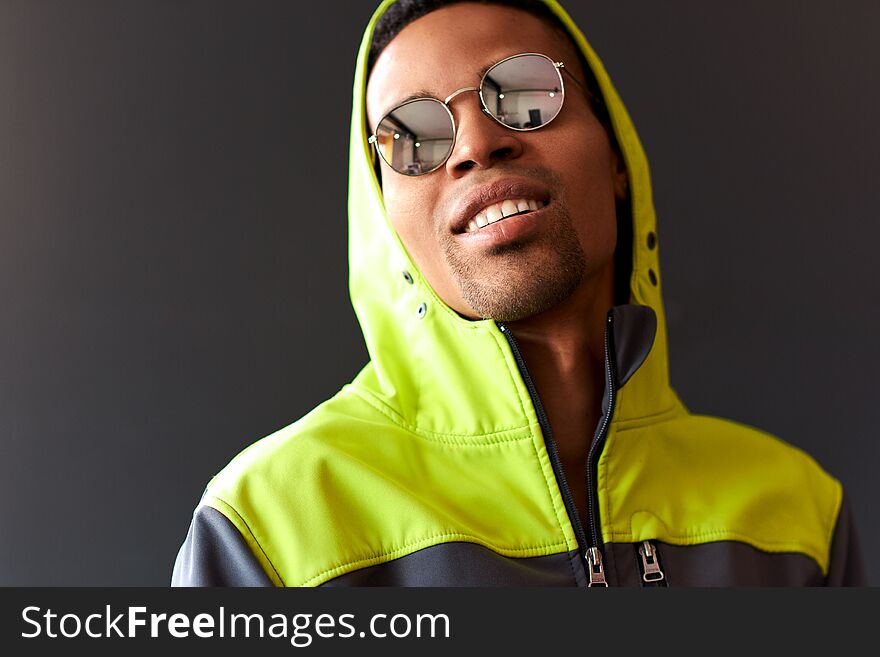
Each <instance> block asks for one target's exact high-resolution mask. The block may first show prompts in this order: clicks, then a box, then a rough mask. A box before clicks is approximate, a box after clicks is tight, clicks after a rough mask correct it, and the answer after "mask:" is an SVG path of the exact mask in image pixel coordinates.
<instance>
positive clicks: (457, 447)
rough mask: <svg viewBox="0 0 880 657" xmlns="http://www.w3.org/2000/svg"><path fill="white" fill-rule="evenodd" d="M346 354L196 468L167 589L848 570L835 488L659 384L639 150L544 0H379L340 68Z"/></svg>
mask: <svg viewBox="0 0 880 657" xmlns="http://www.w3.org/2000/svg"><path fill="white" fill-rule="evenodd" d="M350 167H351V175H350V197H349V198H350V213H349V214H350V264H351V293H352V299H353V303H354V306H355V309H356V311H357V314H358V318H359V321H360V323H361V326H362V328H363V331H364V336H365V339H366V343H367V346H368V349H369V352H370V356H371V362H370V363H369V364H368V365H367V366H366V367H365V368H364V370H363V371H362V372H361V373H360V374H359V375H358V376H357V378H355V380H354V381H353V382H352V383H351V384H349V385H347V386H345V387H343V389H342V390H341V391H340V392H339V393H338V394H337V395H336V396H334V397H333V398H332V399H330V400H329V401H327V402H325V403H324V404H322V405H321V406H319V407H318V408H317V409H315V410H314V411H313V412H312V413H310V414H308V415H307V416H306V417H304V418H302V419H301V420H300V421H298V422H296V423H294V424H293V425H291V426H289V427H287V428H285V429H282V430H281V431H279V432H277V433H276V434H273V435H272V436H269V437H267V438H265V439H263V440H261V441H259V442H257V443H255V444H254V445H252V446H251V447H250V448H248V449H247V450H245V451H244V452H243V453H242V454H240V455H239V456H238V457H237V458H236V459H235V460H233V462H232V463H230V465H229V466H227V468H225V469H224V470H223V471H222V472H221V473H220V474H219V475H217V477H215V478H214V479H213V480H212V482H211V483H210V484H209V485H208V488H207V490H206V492H205V494H204V496H203V498H202V501H201V504H200V505H199V507H198V508H197V510H196V513H195V516H194V518H193V522H192V525H191V527H190V531H189V534H188V536H187V539H186V542H185V543H184V545H183V547H182V548H181V552H180V554H179V556H178V560H177V563H176V565H175V571H174V575H173V582H174V583H175V584H180V585H218V584H219V585H292V586H315V585H328V586H353V585H476V586H482V585H560V586H570V585H581V586H606V585H630V586H638V585H642V586H648V585H652V586H654V585H661V586H663V585H671V586H689V585H690V586H694V585H819V584H831V585H841V584H857V583H860V582H862V578H863V575H862V567H861V562H860V557H859V554H858V549H857V545H856V541H855V537H854V534H853V528H852V521H851V519H850V516H849V512H848V507H847V505H846V503H845V501H844V499H843V494H842V489H841V486H840V484H839V483H838V482H837V481H835V480H834V479H832V478H831V477H830V476H829V475H827V474H826V473H825V472H823V471H822V470H821V469H820V468H819V466H818V465H816V463H815V462H814V461H813V460H812V459H810V458H809V457H808V456H807V455H805V454H804V453H802V452H800V451H799V450H796V449H794V448H792V447H790V446H788V445H786V444H785V443H783V442H781V441H780V440H778V439H776V438H773V437H771V436H768V435H767V434H764V433H762V432H759V431H757V430H754V429H750V428H747V427H744V426H742V425H739V424H735V423H732V422H729V421H726V420H721V419H716V418H707V417H701V416H694V415H691V414H690V413H689V412H688V411H687V410H686V409H685V407H684V406H683V404H682V403H681V402H680V401H679V399H678V398H677V396H676V395H675V393H674V392H673V390H672V389H671V388H670V386H669V376H668V367H667V352H666V331H665V323H664V319H663V306H662V300H661V296H660V278H659V264H658V262H659V261H658V241H657V234H656V229H655V218H654V211H653V206H652V201H651V189H650V183H649V179H648V169H647V163H646V161H645V157H644V154H643V152H642V149H641V146H640V144H639V141H638V138H637V136H636V133H635V131H634V129H633V127H632V125H631V123H630V121H629V118H628V116H627V114H626V111H625V110H624V108H623V106H622V104H621V102H620V99H619V98H618V97H617V95H616V93H615V91H614V89H613V87H612V86H611V83H610V81H609V80H608V77H607V75H606V73H605V71H604V69H603V68H602V65H601V63H600V62H599V60H598V59H597V58H596V56H595V54H594V53H593V52H592V51H591V50H590V49H589V46H588V45H587V44H586V42H585V41H584V38H583V35H582V34H581V33H580V31H579V30H578V29H577V27H576V26H574V24H573V23H572V22H571V20H570V19H569V18H568V16H567V15H566V14H565V13H564V11H563V10H562V9H561V8H560V7H559V6H558V5H557V4H556V3H555V2H546V3H544V2H535V1H528V0H524V1H520V2H505V3H493V2H488V3H475V2H449V1H431V2H426V1H425V0H421V1H419V0H415V1H409V0H401V1H400V2H397V3H394V2H385V3H383V4H382V6H381V7H380V8H379V9H378V10H377V12H376V15H375V16H374V18H373V20H372V21H371V23H370V25H369V26H368V28H367V31H366V34H365V37H364V41H363V43H362V47H361V51H360V56H359V61H358V68H357V74H356V82H355V99H354V106H353V119H352V145H351V165H350Z"/></svg>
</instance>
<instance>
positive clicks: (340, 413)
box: [206, 385, 382, 499]
mask: <svg viewBox="0 0 880 657" xmlns="http://www.w3.org/2000/svg"><path fill="white" fill-rule="evenodd" d="M381 417H382V416H381V414H379V413H377V412H376V411H375V410H374V409H373V408H372V407H371V406H370V405H369V404H367V403H365V402H364V401H363V399H362V398H361V397H360V396H359V395H358V394H357V393H356V392H354V390H353V388H352V387H351V386H350V385H346V386H344V387H343V388H342V389H341V390H340V391H339V392H338V393H337V394H335V395H334V396H333V397H331V398H330V399H328V400H326V401H325V402H323V403H321V404H319V405H318V406H316V407H315V408H314V409H313V410H312V411H310V412H309V413H307V414H306V415H304V416H303V417H301V418H300V419H298V420H297V421H295V422H293V423H291V424H289V425H287V426H285V427H282V428H281V429H279V430H277V431H275V432H273V433H271V434H269V435H267V436H265V437H263V438H260V439H259V440H257V441H256V442H254V443H252V444H251V445H249V446H248V447H246V448H245V449H244V450H242V451H241V452H240V453H239V454H238V455H237V456H235V457H234V458H233V459H232V460H231V461H230V462H229V463H228V464H227V465H226V466H225V467H224V468H223V469H222V470H221V471H220V472H218V473H217V474H216V475H215V476H214V477H213V478H212V479H211V481H210V482H209V484H208V487H207V490H206V494H208V495H215V496H219V497H225V498H227V499H236V498H237V497H238V496H239V495H240V494H242V493H243V490H242V489H243V488H252V487H255V486H256V487H262V486H273V485H277V484H279V483H281V482H283V481H292V480H294V481H295V480H296V478H297V477H298V475H299V474H301V473H304V472H306V471H307V470H311V469H313V468H314V467H315V466H316V464H317V463H318V462H320V461H321V460H322V459H324V458H327V457H328V456H329V455H331V454H332V453H333V452H335V451H338V450H340V449H341V450H344V449H345V447H346V442H351V441H354V440H358V441H360V442H363V439H364V437H365V435H367V434H366V433H365V431H364V426H365V425H370V424H372V426H374V427H375V423H376V422H377V421H381Z"/></svg>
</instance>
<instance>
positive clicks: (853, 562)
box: [826, 495, 868, 586]
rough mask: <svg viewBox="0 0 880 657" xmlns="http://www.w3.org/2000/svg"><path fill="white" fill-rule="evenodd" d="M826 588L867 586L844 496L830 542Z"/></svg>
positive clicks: (865, 574) (848, 508)
mask: <svg viewBox="0 0 880 657" xmlns="http://www.w3.org/2000/svg"><path fill="white" fill-rule="evenodd" d="M826 584H827V585H828V586H867V585H868V576H867V572H866V570H865V560H864V557H863V556H862V548H861V544H860V543H859V535H858V532H857V531H856V526H855V523H854V522H853V516H852V509H851V508H850V504H849V498H848V497H847V496H846V495H844V496H843V503H842V504H841V506H840V513H839V514H838V516H837V526H836V527H835V528H834V538H833V540H832V542H831V564H830V566H829V568H828V578H827V580H826Z"/></svg>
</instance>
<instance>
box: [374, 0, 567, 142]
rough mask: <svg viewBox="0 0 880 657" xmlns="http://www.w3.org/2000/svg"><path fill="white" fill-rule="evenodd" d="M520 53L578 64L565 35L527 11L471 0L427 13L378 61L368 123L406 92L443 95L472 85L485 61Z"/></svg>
mask: <svg viewBox="0 0 880 657" xmlns="http://www.w3.org/2000/svg"><path fill="white" fill-rule="evenodd" d="M522 52H538V53H543V54H545V55H548V56H549V57H550V58H551V59H553V60H562V61H565V62H566V65H567V66H571V67H574V66H577V62H576V61H575V60H576V59H577V56H576V55H575V53H574V50H573V47H572V45H571V42H570V41H569V39H567V38H566V37H565V36H564V35H562V34H560V33H559V32H558V31H557V30H555V29H554V28H553V27H551V26H550V25H548V24H547V23H546V22H544V21H543V20H542V19H540V18H538V17H537V16H534V15H533V14H530V13H528V12H525V11H522V10H519V9H513V8H510V7H503V6H501V5H480V4H473V3H461V4H454V5H450V6H448V7H444V8H442V9H438V10H437V11H434V12H431V13H430V14H428V15H426V16H423V17H421V18H419V19H417V20H415V21H413V22H412V23H410V24H409V25H407V26H406V27H405V28H404V29H403V30H402V31H401V32H400V34H398V35H397V36H396V37H395V38H394V39H393V40H392V41H391V43H389V44H388V46H387V47H386V48H385V50H384V51H382V54H381V55H380V56H379V58H378V59H377V60H376V65H375V67H374V68H373V72H372V74H371V75H370V79H369V83H368V85H367V114H368V117H369V120H370V125H374V124H375V122H376V121H378V119H379V118H380V117H381V115H382V114H384V113H385V112H386V111H387V110H388V109H390V108H391V107H393V106H394V105H395V104H396V103H398V102H399V101H400V100H401V99H402V98H404V97H405V96H407V95H409V94H412V93H421V92H425V93H426V94H427V95H430V96H433V97H435V98H440V99H443V98H445V97H446V96H448V95H449V94H450V93H452V92H453V91H455V90H456V89H459V88H461V87H468V86H476V85H477V84H478V83H479V81H480V74H481V72H482V71H483V70H484V69H485V68H486V67H487V66H489V65H491V64H493V63H495V62H497V61H500V60H502V59H504V58H505V57H508V56H510V55H515V54H517V53H522Z"/></svg>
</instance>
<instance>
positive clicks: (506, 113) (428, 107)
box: [369, 53, 574, 176]
mask: <svg viewBox="0 0 880 657" xmlns="http://www.w3.org/2000/svg"><path fill="white" fill-rule="evenodd" d="M563 70H565V65H564V64H563V63H562V62H554V61H553V60H552V59H550V58H549V57H548V56H547V55H542V54H539V53H522V54H519V55H513V56H511V57H507V58H506V59H502V60H501V61H500V62H498V63H497V64H494V65H493V66H492V67H490V68H489V69H488V70H487V71H486V72H485V73H484V74H483V77H482V79H481V80H480V86H479V87H464V88H462V89H457V90H456V91H454V92H453V93H452V94H450V95H449V96H447V97H446V99H445V100H443V101H440V100H437V99H436V98H415V99H412V100H407V101H405V102H403V103H401V104H400V105H397V106H396V107H394V108H392V109H391V111H389V112H388V113H387V114H386V115H385V116H384V117H382V120H381V121H379V125H378V126H376V131H375V133H374V134H372V135H371V136H370V138H369V143H371V144H373V146H374V147H375V148H376V150H378V151H379V155H381V157H382V159H383V160H384V161H385V163H386V164H387V165H388V166H390V167H391V168H392V169H394V170H395V171H397V172H398V173H401V174H403V175H405V176H420V175H423V174H426V173H431V172H432V171H436V170H437V169H439V168H440V167H441V166H443V164H444V163H445V162H446V160H447V159H449V156H450V155H451V154H452V149H453V148H454V146H455V134H456V129H455V119H454V118H453V116H452V112H451V111H450V110H449V103H450V101H451V100H452V99H453V98H455V97H456V96H458V95H459V94H462V93H465V92H468V91H476V92H479V95H480V103H481V104H482V105H483V111H484V112H485V113H486V114H488V115H489V116H491V117H492V118H493V119H495V120H496V121H497V122H498V123H500V124H501V125H503V126H505V127H506V128H510V129H511V130H517V131H520V132H526V131H529V130H537V129H538V128H542V127H543V126H545V125H547V124H548V123H550V122H551V121H552V120H553V119H555V118H556V117H557V116H558V115H559V112H560V110H561V109H562V101H563V99H564V97H565V86H564V84H563V82H562V73H561V71H563ZM569 75H571V74H569ZM572 80H574V78H573V77H572Z"/></svg>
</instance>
